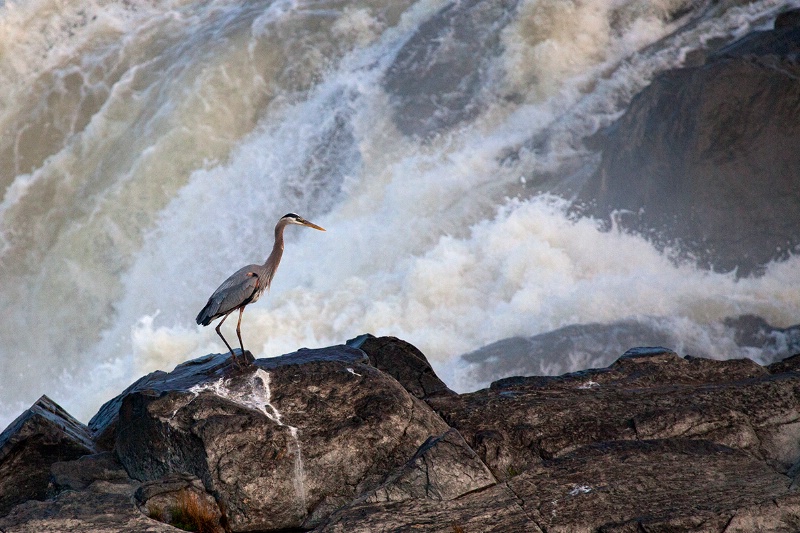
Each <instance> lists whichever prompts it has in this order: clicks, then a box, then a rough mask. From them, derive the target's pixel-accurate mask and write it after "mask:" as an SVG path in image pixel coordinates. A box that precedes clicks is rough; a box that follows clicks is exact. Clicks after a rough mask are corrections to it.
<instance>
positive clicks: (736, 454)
mask: <svg viewBox="0 0 800 533" xmlns="http://www.w3.org/2000/svg"><path fill="white" fill-rule="evenodd" d="M746 322H747V323H748V324H750V325H751V326H753V327H752V328H750V330H749V331H750V333H751V334H752V335H756V336H757V333H758V331H760V329H759V328H760V327H761V325H760V323H756V322H753V321H746ZM751 322H752V323H751ZM355 346H362V347H363V348H364V350H365V351H362V350H361V349H359V348H356V347H355ZM381 367H383V368H384V369H385V371H384V370H382V369H381ZM442 387H443V384H442V383H441V381H440V380H439V379H438V378H437V377H436V375H435V373H434V372H433V370H432V369H431V368H430V365H429V364H428V363H427V359H426V358H425V356H424V355H422V354H421V353H420V352H419V351H418V350H417V349H416V348H414V347H413V346H411V345H410V344H408V343H406V342H404V341H401V340H399V339H396V338H393V337H381V338H375V337H372V336H362V337H360V338H359V339H356V340H354V341H353V342H351V343H350V345H349V346H344V345H343V346H333V347H330V348H324V349H319V350H300V351H298V352H296V353H293V354H288V355H285V356H282V357H277V358H273V359H259V360H256V361H253V362H252V364H251V365H249V366H247V367H246V368H239V367H237V366H236V365H235V364H232V363H231V362H230V360H229V359H228V357H227V356H226V355H222V354H216V355H209V356H206V357H202V358H199V359H196V360H194V361H189V362H187V363H184V364H182V365H179V366H178V367H177V368H176V369H175V370H174V371H173V372H169V373H167V372H155V373H153V374H150V375H149V376H146V377H145V378H142V379H141V380H139V381H137V382H136V383H135V384H134V385H132V386H131V387H130V388H129V389H128V390H127V391H126V392H124V393H123V394H122V395H121V396H120V397H119V398H115V399H114V400H112V401H110V402H108V403H107V404H106V405H104V406H103V407H102V408H101V410H100V412H99V413H98V415H97V416H96V417H95V419H94V420H95V422H96V423H95V432H94V433H90V432H89V430H88V429H87V428H86V427H85V426H82V425H81V424H80V423H79V422H74V424H73V425H72V426H70V427H71V428H72V429H70V430H65V429H64V428H62V429H61V432H60V433H59V432H56V434H58V435H63V434H64V433H65V432H73V433H75V435H73V438H74V439H77V440H78V441H80V442H83V445H84V448H83V452H85V453H83V452H81V455H82V457H79V458H78V457H75V458H70V457H66V458H65V459H66V460H60V461H50V462H47V463H46V473H47V475H46V476H45V477H44V478H42V475H41V474H39V479H40V480H41V479H45V481H44V487H45V490H44V492H42V493H37V494H36V495H35V496H31V497H29V498H27V500H28V501H25V502H24V503H19V504H17V505H14V504H13V502H12V504H11V505H10V506H9V508H8V510H7V511H6V512H4V513H3V514H4V515H5V516H3V517H2V518H0V530H2V531H4V532H6V533H10V532H12V531H13V532H34V531H37V532H39V531H42V532H51V531H52V532H55V531H97V532H101V531H103V532H123V531H134V532H138V531H142V532H144V531H153V532H160V531H164V532H166V531H179V529H176V527H173V526H178V527H180V528H183V529H189V530H195V531H210V532H222V531H233V532H236V531H276V532H277V531H286V530H292V531H310V530H313V531H319V532H345V531H346V532H372V531H408V530H414V531H441V532H448V533H451V532H453V531H504V532H506V531H508V532H515V531H519V532H523V531H524V532H554V531H555V532H572V531H604V532H627V531H631V532H634V531H636V532H639V531H698V532H699V531H703V532H727V533H730V532H733V531H741V532H744V531H796V530H797V527H798V524H800V519H799V518H798V517H800V493H798V492H796V490H797V486H798V485H800V480H799V476H800V474H799V472H800V355H795V356H793V357H789V358H787V359H784V360H783V361H780V362H776V363H774V364H772V365H769V366H761V365H758V364H756V363H755V362H753V361H751V360H748V359H738V360H727V361H715V360H710V359H702V358H697V357H690V356H685V357H681V356H679V355H678V354H676V353H674V352H672V351H670V350H667V349H664V348H660V347H649V348H648V347H643V348H636V349H631V350H629V351H628V352H627V353H625V354H624V355H623V356H622V357H619V358H618V359H617V361H615V362H614V363H613V364H612V365H610V366H608V367H606V368H599V369H593V370H587V371H583V372H577V373H572V374H565V375H562V376H529V377H523V376H520V377H510V378H505V379H502V380H498V381H496V382H494V383H492V385H491V386H490V387H489V388H487V389H483V390H480V391H476V392H473V393H469V394H460V395H459V394H456V393H454V392H452V391H450V390H449V389H447V388H446V387H444V388H442ZM40 402H43V403H42V405H38V404H39V403H40ZM40 402H37V405H35V406H34V407H33V408H32V409H31V410H29V411H27V412H26V415H25V416H23V417H20V419H18V421H16V422H15V423H14V424H12V426H11V427H10V428H9V430H7V431H6V432H4V434H3V435H4V438H6V441H10V440H12V439H10V438H9V437H8V435H17V436H18V437H15V438H16V439H17V440H16V442H22V443H25V442H28V443H30V442H36V441H37V438H36V434H35V432H34V433H31V432H30V431H31V430H30V429H29V430H26V431H28V433H25V432H24V431H22V429H21V428H23V427H28V426H26V425H25V423H24V420H29V419H31V418H35V417H32V416H31V415H30V413H32V412H35V411H37V409H38V410H41V409H42V407H43V405H48V406H49V407H48V409H47V412H48V413H50V414H51V415H52V413H58V414H59V416H58V418H57V419H58V420H62V421H63V420H67V421H68V420H70V419H71V417H69V415H68V414H66V413H64V412H63V410H61V409H60V408H58V406H56V405H55V404H52V402H50V401H49V400H47V401H43V400H40ZM21 421H23V422H21ZM99 421H103V422H102V423H101V422H99ZM51 425H52V424H50V425H49V423H44V424H41V425H40V426H30V428H34V429H36V428H41V431H42V432H43V434H45V435H46V434H50V433H48V431H50V432H52V428H51V427H50V426H51ZM67 425H68V426H69V424H67ZM59 427H60V426H59ZM36 431H39V429H36ZM23 434H25V435H27V437H26V438H25V439H20V438H19V436H21V435H23ZM92 438H94V439H95V441H92ZM96 441H102V442H104V443H105V445H106V446H107V447H109V448H111V449H112V450H113V451H101V452H99V453H97V448H98V446H97V445H96ZM64 442H65V444H64V446H66V447H67V448H68V447H69V446H71V445H73V441H72V440H69V439H68V440H67V441H64ZM5 449H6V448H3V450H5ZM4 453H5V455H4V456H3V457H2V458H0V469H5V470H3V471H6V472H7V471H8V468H9V466H14V465H16V464H18V461H17V462H16V463H15V462H14V461H15V460H14V459H13V458H14V457H17V456H15V455H13V454H9V453H7V452H5V451H4ZM33 463H34V464H37V465H40V470H41V469H42V468H41V464H40V463H36V462H35V461H34V462H33ZM37 486H42V482H41V481H40V482H39V485H37ZM5 490H7V489H5V488H4V491H5ZM4 495H5V492H4ZM170 524H172V525H170Z"/></svg>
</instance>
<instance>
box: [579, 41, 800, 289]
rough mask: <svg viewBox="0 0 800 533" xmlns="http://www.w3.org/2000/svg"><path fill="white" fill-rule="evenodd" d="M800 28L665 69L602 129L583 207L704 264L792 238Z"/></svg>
mask: <svg viewBox="0 0 800 533" xmlns="http://www.w3.org/2000/svg"><path fill="white" fill-rule="evenodd" d="M798 51H800V27H792V26H785V27H782V28H780V29H776V30H773V31H764V32H755V33H753V34H750V35H748V36H747V37H745V38H744V39H742V40H740V41H738V42H737V43H734V44H732V45H730V46H728V47H726V48H724V49H722V50H720V51H719V52H717V53H715V54H713V55H711V56H710V57H709V59H708V61H707V63H706V64H704V65H702V66H698V67H693V68H683V69H676V70H671V71H667V72H664V73H662V74H660V75H658V76H656V78H655V79H654V80H653V82H652V83H651V85H650V86H648V87H647V88H646V89H644V90H643V91H642V92H641V93H639V94H638V95H637V96H636V97H635V98H634V99H633V101H632V102H631V104H630V105H629V107H628V109H627V111H626V112H625V114H624V115H623V116H622V118H620V120H619V121H618V122H617V123H615V124H614V125H613V126H612V127H611V128H610V129H609V130H608V131H607V132H606V137H605V140H604V141H603V142H602V143H601V144H602V163H601V164H600V168H599V170H598V171H597V173H596V174H595V175H594V176H593V177H592V178H591V179H590V180H589V182H588V183H587V185H586V186H585V188H584V189H583V190H582V191H581V193H580V202H583V203H586V204H588V205H589V208H588V212H589V213H591V214H593V215H595V216H598V217H601V218H605V217H609V216H610V213H612V212H614V211H615V212H616V214H614V215H613V216H614V217H615V218H616V219H617V222H619V224H620V226H621V227H622V228H626V229H630V230H634V231H637V232H639V233H643V234H645V235H648V236H650V237H652V238H653V240H654V241H655V242H656V243H658V244H660V245H666V244H669V243H678V245H679V248H680V250H681V251H682V252H683V253H684V254H685V255H687V256H689V257H692V258H695V259H697V260H698V261H699V263H700V264H702V265H705V266H708V267H712V268H713V269H714V270H717V271H722V272H727V271H731V270H734V269H738V270H737V273H738V274H739V275H748V274H751V273H759V272H761V271H762V269H763V266H764V265H765V264H767V263H768V262H769V261H771V260H774V259H784V258H786V257H787V256H788V254H790V253H792V252H793V251H796V250H797V248H798V246H800V187H798V183H800V152H798V150H796V147H797V146H798V145H800V107H798V106H797V102H798V101H800V66H798V63H797V59H796V58H797V54H798Z"/></svg>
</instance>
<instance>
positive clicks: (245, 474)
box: [115, 346, 448, 531]
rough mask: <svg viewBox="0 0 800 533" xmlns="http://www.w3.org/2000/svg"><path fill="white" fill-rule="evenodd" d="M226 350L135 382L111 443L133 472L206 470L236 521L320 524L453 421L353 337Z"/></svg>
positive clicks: (146, 475) (242, 525)
mask: <svg viewBox="0 0 800 533" xmlns="http://www.w3.org/2000/svg"><path fill="white" fill-rule="evenodd" d="M223 357H225V356H222V355H218V356H213V357H207V358H204V359H201V360H199V361H197V362H195V363H192V364H186V365H182V368H181V367H179V368H178V369H176V372H175V377H176V380H175V381H174V382H173V381H172V380H171V378H170V375H169V374H167V375H160V376H158V377H157V379H154V380H151V381H150V383H149V385H150V386H151V387H152V388H150V389H142V390H136V391H132V392H129V393H128V394H127V395H126V396H125V397H124V398H123V399H122V400H121V402H120V409H119V422H118V426H117V431H116V443H115V450H116V453H117V455H118V456H119V458H120V461H121V462H122V464H123V465H124V466H125V468H126V469H127V471H128V472H129V474H130V475H131V476H132V477H134V478H135V479H137V480H140V481H148V480H156V479H160V478H163V477H164V476H167V475H169V474H173V473H180V472H185V473H189V474H192V475H194V476H196V477H197V478H199V479H200V480H202V482H203V484H204V486H205V489H206V491H208V492H209V493H211V494H213V495H214V496H215V497H216V499H217V500H218V501H219V502H220V506H221V507H223V508H224V510H225V513H226V516H227V521H228V524H229V526H230V528H231V529H232V530H233V531H248V530H270V529H287V528H299V527H303V528H309V527H313V526H314V525H316V524H317V523H319V522H320V521H321V520H323V519H324V518H326V517H327V516H328V515H329V514H330V513H331V512H333V511H334V510H335V509H336V508H338V507H341V506H342V505H344V504H346V503H349V502H350V501H351V500H353V499H354V498H355V497H356V496H358V495H359V494H362V493H364V492H366V491H369V490H372V489H375V488H376V487H377V486H378V485H379V484H380V483H382V482H383V481H384V480H385V478H386V476H387V474H388V473H389V472H391V471H393V470H394V469H396V468H398V467H400V466H401V465H403V464H405V463H406V461H408V459H409V458H410V457H412V456H413V455H414V453H415V452H416V451H417V449H418V448H419V446H420V445H422V444H423V443H424V442H425V441H426V440H427V439H428V437H430V436H432V435H441V434H442V433H443V432H445V431H446V430H447V429H448V428H447V425H446V424H445V423H444V422H443V421H442V420H441V419H440V418H439V417H438V416H436V414H435V413H433V411H432V410H430V409H429V408H428V407H427V406H426V405H425V404H424V403H423V402H422V401H420V400H419V399H417V398H415V397H414V396H412V395H411V394H409V393H408V392H407V391H406V390H405V389H404V388H403V387H402V386H401V385H400V384H399V383H398V382H397V381H396V380H394V379H393V378H391V377H390V376H388V375H386V374H384V373H383V372H381V371H379V370H377V369H375V368H374V367H372V366H369V364H368V362H369V361H368V359H367V357H366V356H365V355H364V353H363V352H361V351H360V350H356V349H354V348H350V347H347V346H337V347H331V348H325V349H320V350H301V351H299V352H296V353H294V354H289V355H286V356H282V357H276V358H272V359H259V360H257V361H255V363H254V364H253V365H251V366H250V367H249V368H246V369H243V370H236V369H234V368H233V367H230V366H224V365H223V364H222V362H221V361H220V359H221V358H223ZM212 368H216V369H221V370H220V372H221V374H219V373H218V372H217V371H216V370H215V371H213V372H209V371H208V370H209V369H212ZM192 369H195V370H196V371H197V372H196V373H195V374H194V375H192Z"/></svg>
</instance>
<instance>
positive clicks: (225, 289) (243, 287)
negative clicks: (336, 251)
mask: <svg viewBox="0 0 800 533" xmlns="http://www.w3.org/2000/svg"><path fill="white" fill-rule="evenodd" d="M289 224H298V225H300V226H306V227H309V228H314V229H318V230H320V231H325V228H321V227H319V226H317V225H316V224H312V223H311V222H309V221H308V220H305V219H303V218H302V217H300V216H299V215H296V214H294V213H289V214H288V215H284V216H282V217H281V219H280V220H279V221H278V224H276V225H275V244H274V245H273V246H272V253H271V254H269V257H268V258H267V261H266V262H265V263H264V264H263V265H247V266H246V267H242V268H240V269H239V270H237V271H236V272H235V273H234V274H233V275H232V276H231V277H229V278H228V279H226V280H225V281H224V282H223V283H222V285H220V286H219V288H217V290H215V291H214V294H212V295H211V298H209V299H208V303H207V304H206V306H205V307H203V310H202V311H200V314H198V315H197V319H196V320H197V323H198V324H202V325H203V326H207V325H209V324H210V323H211V321H212V320H214V319H216V318H219V317H222V320H220V321H219V324H217V327H216V330H217V334H218V335H219V336H220V338H222V342H224V343H225V346H227V347H228V350H230V352H231V357H232V358H233V359H234V361H238V360H237V359H236V354H234V353H233V348H231V345H230V344H228V341H227V340H225V337H223V336H222V332H221V331H220V330H219V328H220V327H221V326H222V323H223V322H225V319H226V318H228V315H230V314H231V313H233V312H234V311H236V310H237V309H238V310H239V322H238V323H237V324H236V336H237V337H239V346H240V347H241V349H242V356H243V357H244V345H243V344H242V332H241V326H242V313H243V312H244V308H245V307H246V306H247V305H248V304H251V303H253V302H255V301H256V300H258V299H259V298H260V297H261V294H262V293H263V292H264V290H265V289H268V288H269V285H270V283H272V278H273V276H275V271H276V270H278V265H279V264H280V262H281V256H282V255H283V230H284V229H285V228H286V226H288V225H289Z"/></svg>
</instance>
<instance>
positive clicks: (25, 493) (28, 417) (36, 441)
mask: <svg viewBox="0 0 800 533" xmlns="http://www.w3.org/2000/svg"><path fill="white" fill-rule="evenodd" d="M95 451H96V447H95V444H94V442H93V441H92V438H91V435H90V434H89V431H88V430H87V428H86V426H85V425H83V424H81V423H80V422H78V421H77V420H75V419H74V418H73V417H72V416H71V415H70V414H69V413H67V412H66V411H64V409H62V408H61V407H60V406H59V405H57V404H56V403H55V402H53V400H51V399H50V398H48V397H47V396H42V397H41V398H39V399H38V400H37V401H36V403H34V404H33V405H32V406H31V408H30V409H28V410H27V411H25V412H24V413H22V414H21V415H20V416H19V417H18V418H17V419H16V420H14V422H12V423H11V425H10V426H8V427H7V428H6V429H5V431H3V433H2V434H0V516H2V515H4V514H6V513H7V512H8V511H9V510H11V508H12V507H13V506H14V505H16V504H18V503H22V502H26V501H28V500H38V499H43V498H44V497H45V496H46V495H47V492H48V481H49V476H50V467H51V465H53V464H54V463H56V462H58V461H68V460H70V459H78V458H79V457H81V456H82V455H87V454H91V453H94V452H95Z"/></svg>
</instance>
